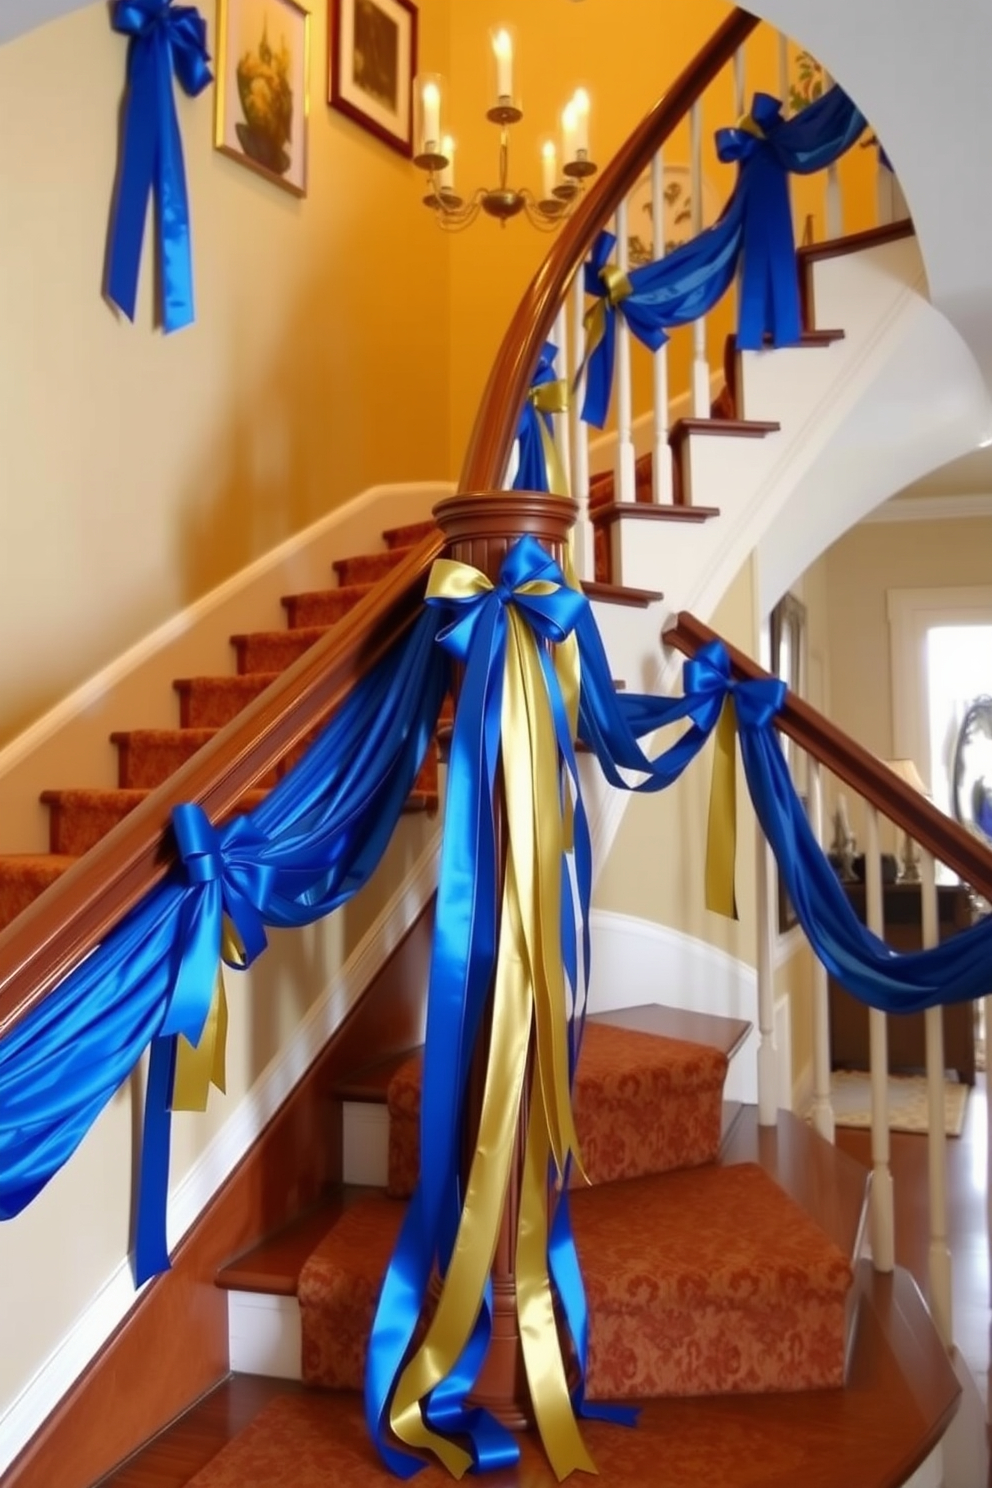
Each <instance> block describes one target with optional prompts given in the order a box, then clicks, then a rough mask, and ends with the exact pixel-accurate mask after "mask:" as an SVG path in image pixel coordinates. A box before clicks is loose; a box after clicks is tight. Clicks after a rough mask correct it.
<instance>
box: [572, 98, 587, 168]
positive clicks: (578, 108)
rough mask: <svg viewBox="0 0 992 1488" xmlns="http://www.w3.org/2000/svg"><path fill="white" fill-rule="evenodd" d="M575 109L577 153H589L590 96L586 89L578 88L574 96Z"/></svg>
mask: <svg viewBox="0 0 992 1488" xmlns="http://www.w3.org/2000/svg"><path fill="white" fill-rule="evenodd" d="M572 105H573V107H574V109H575V153H576V155H580V154H581V155H588V153H589V94H588V93H587V92H586V90H585V88H576V90H575V92H574V93H573V94H572Z"/></svg>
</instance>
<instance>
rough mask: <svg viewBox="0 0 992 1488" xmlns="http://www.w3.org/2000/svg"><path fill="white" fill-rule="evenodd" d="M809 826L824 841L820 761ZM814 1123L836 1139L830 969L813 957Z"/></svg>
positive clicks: (814, 765)
mask: <svg viewBox="0 0 992 1488" xmlns="http://www.w3.org/2000/svg"><path fill="white" fill-rule="evenodd" d="M809 803H810V826H811V827H812V829H813V835H814V836H815V838H816V840H817V842H819V843H822V842H823V777H822V771H821V769H820V761H819V760H816V759H810V761H809ZM813 1125H814V1127H815V1128H816V1130H817V1131H818V1132H819V1133H820V1136H821V1137H825V1138H826V1139H827V1141H828V1142H832V1141H833V1139H834V1108H833V1103H832V1101H831V1099H830V999H829V995H828V989H827V969H826V967H825V966H824V965H823V962H822V961H821V960H820V958H819V957H818V956H817V957H814V960H813Z"/></svg>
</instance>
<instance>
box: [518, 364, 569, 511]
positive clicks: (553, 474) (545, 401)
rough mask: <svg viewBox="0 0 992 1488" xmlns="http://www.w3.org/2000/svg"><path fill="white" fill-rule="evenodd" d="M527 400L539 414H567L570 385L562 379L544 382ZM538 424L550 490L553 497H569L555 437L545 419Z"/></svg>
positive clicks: (532, 391)
mask: <svg viewBox="0 0 992 1488" xmlns="http://www.w3.org/2000/svg"><path fill="white" fill-rule="evenodd" d="M527 400H528V402H529V403H532V404H533V405H534V408H535V410H536V411H537V413H538V414H555V413H567V412H568V383H567V382H565V381H563V380H562V379H561V378H559V379H557V380H556V381H555V382H542V383H541V384H540V385H539V386H538V387H535V388H531V390H530V392H529V393H528V394H527ZM537 422H538V427H539V429H540V431H541V448H542V449H543V451H544V468H545V470H546V471H547V472H548V490H549V491H550V492H551V494H552V496H567V495H568V480H567V479H566V476H565V466H564V464H563V463H562V458H561V455H560V453H559V451H558V446H557V444H555V441H554V436H553V435H552V433H551V431H550V430H549V428H548V426H547V424H546V423H545V422H544V419H543V418H540V417H539V418H538V421H537Z"/></svg>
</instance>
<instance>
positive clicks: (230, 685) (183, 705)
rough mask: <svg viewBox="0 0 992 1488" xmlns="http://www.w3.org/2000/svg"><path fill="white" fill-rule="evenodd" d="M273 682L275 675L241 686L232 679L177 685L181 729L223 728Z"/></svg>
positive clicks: (196, 680)
mask: <svg viewBox="0 0 992 1488" xmlns="http://www.w3.org/2000/svg"><path fill="white" fill-rule="evenodd" d="M271 681H272V678H271V676H268V675H261V674H260V675H258V676H254V677H245V678H243V679H238V682H237V683H236V682H235V679H234V678H230V677H195V678H193V679H192V680H189V681H182V682H177V683H175V688H176V691H177V692H178V693H179V726H180V728H223V727H224V725H225V724H226V723H230V721H231V719H232V718H236V717H237V715H238V714H239V713H240V712H241V710H242V708H247V706H248V704H249V703H252V702H254V701H255V699H256V698H257V697H259V696H261V694H262V693H263V692H264V691H265V689H266V688H267V687H268V686H269V684H270V683H271Z"/></svg>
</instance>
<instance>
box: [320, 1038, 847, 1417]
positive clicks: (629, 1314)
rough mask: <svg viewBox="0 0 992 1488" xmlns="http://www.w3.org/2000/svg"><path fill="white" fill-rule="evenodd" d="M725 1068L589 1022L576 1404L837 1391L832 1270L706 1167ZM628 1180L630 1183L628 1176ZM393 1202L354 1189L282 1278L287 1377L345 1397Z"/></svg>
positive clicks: (832, 1264) (399, 1117) (843, 1312)
mask: <svg viewBox="0 0 992 1488" xmlns="http://www.w3.org/2000/svg"><path fill="white" fill-rule="evenodd" d="M726 1068H727V1060H726V1057H725V1055H724V1054H723V1053H722V1052H720V1051H718V1050H715V1049H711V1048H707V1047H704V1046H702V1045H699V1044H690V1043H685V1042H682V1041H680V1040H675V1039H669V1038H663V1037H660V1036H658V1035H654V1034H649V1033H642V1032H637V1031H633V1030H629V1029H624V1028H619V1027H613V1026H609V1025H603V1024H589V1025H588V1026H587V1028H586V1035H585V1041H584V1048H583V1053H582V1057H581V1059H580V1064H579V1071H578V1073H577V1078H576V1090H577V1096H576V1120H577V1126H578V1133H579V1138H580V1142H581V1144H582V1149H583V1154H584V1157H585V1158H586V1162H587V1170H588V1173H589V1177H590V1180H591V1184H592V1186H591V1187H589V1188H585V1187H582V1188H577V1189H576V1191H575V1192H574V1193H573V1195H572V1200H571V1202H572V1215H573V1223H574V1229H575V1236H576V1243H577V1245H578V1249H579V1255H580V1259H581V1262H582V1269H583V1275H584V1277H585V1282H586V1289H587V1294H588V1298H589V1308H590V1317H591V1332H590V1356H589V1369H588V1377H587V1387H588V1393H589V1396H590V1398H593V1399H594V1398H600V1399H621V1400H623V1399H627V1400H629V1399H637V1398H647V1397H651V1396H682V1395H705V1394H725V1393H758V1392H767V1391H782V1390H806V1389H815V1388H820V1387H828V1386H837V1385H840V1384H842V1383H843V1377H844V1357H845V1343H846V1337H847V1297H848V1293H849V1291H850V1287H851V1281H852V1272H851V1265H850V1261H849V1259H848V1258H847V1257H846V1256H845V1255H844V1254H843V1252H842V1251H841V1250H840V1249H839V1248H838V1247H837V1246H836V1245H835V1244H834V1243H833V1241H831V1240H830V1239H828V1238H827V1237H826V1236H825V1235H824V1234H823V1233H822V1232H821V1231H820V1230H819V1229H818V1227H817V1226H816V1225H815V1224H814V1223H813V1221H812V1220H811V1219H809V1217H808V1216H807V1215H806V1214H805V1213H804V1212H803V1210H802V1209H801V1208H800V1207H799V1206H798V1205H797V1204H796V1203H795V1202H794V1201H793V1200H792V1199H791V1198H789V1197H788V1195H786V1194H785V1193H784V1192H783V1191H782V1189H781V1188H779V1187H778V1185H777V1184H775V1183H774V1182H773V1181H772V1180H771V1178H769V1177H768V1176H767V1174H766V1173H765V1172H764V1171H763V1170H762V1169H761V1168H760V1167H758V1166H756V1165H755V1164H753V1163H740V1164H737V1165H730V1166H723V1165H720V1166H718V1165H717V1164H716V1161H715V1159H716V1158H717V1156H718V1151H719V1146H720V1125H721V1114H722V1092H723V1081H724V1076H725V1074H726ZM388 1106H389V1111H390V1126H391V1127H392V1126H393V1125H394V1124H396V1125H397V1126H398V1128H399V1131H400V1133H401V1138H400V1141H399V1143H396V1142H394V1141H391V1152H398V1153H399V1154H400V1156H399V1157H396V1158H394V1159H391V1162H390V1179H391V1183H392V1184H393V1186H394V1188H395V1189H397V1190H400V1191H404V1192H406V1191H409V1189H408V1180H409V1178H410V1177H411V1174H413V1175H415V1170H416V1155H417V1154H416V1147H412V1148H411V1138H410V1131H411V1128H412V1124H413V1112H414V1108H415V1107H419V1060H408V1061H406V1062H405V1063H404V1064H403V1065H402V1066H401V1067H400V1069H399V1070H398V1071H397V1072H396V1074H395V1075H394V1077H393V1080H392V1082H391V1086H390V1090H389V1098H388ZM634 1175H636V1176H634ZM404 1213H405V1205H404V1204H403V1203H401V1202H399V1201H398V1200H397V1199H395V1198H390V1197H388V1196H387V1195H384V1194H380V1193H373V1194H364V1195H362V1196H361V1197H359V1198H357V1199H356V1201H355V1202H354V1203H353V1204H352V1205H351V1206H350V1207H349V1208H348V1209H347V1210H346V1211H345V1213H344V1214H343V1215H342V1216H341V1217H340V1219H338V1220H337V1222H336V1223H335V1224H334V1225H333V1227H332V1228H331V1229H330V1230H329V1231H328V1233H327V1234H326V1235H325V1236H324V1238H323V1240H322V1241H321V1242H320V1244H319V1245H318V1246H317V1248H316V1249H315V1251H314V1252H313V1254H312V1255H311V1256H310V1258H309V1260H308V1261H307V1262H306V1263H305V1265H304V1267H303V1269H302V1272H301V1273H300V1277H299V1283H298V1287H297V1294H298V1297H299V1302H300V1309H301V1317H302V1331H303V1360H302V1363H303V1379H304V1381H305V1382H306V1383H308V1384H310V1385H319V1386H322V1387H324V1388H327V1389H351V1390H361V1388H362V1384H363V1379H364V1369H365V1357H366V1349H367V1342H368V1338H369V1334H370V1332H371V1328H372V1321H373V1318H374V1315H375V1308H376V1303H377V1301H378V1296H379V1292H380V1289H381V1285H382V1278H383V1275H384V1273H385V1270H386V1266H387V1264H388V1262H389V1258H390V1256H391V1254H392V1251H393V1247H394V1245H395V1243H396V1238H397V1235H398V1233H399V1228H400V1225H401V1223H402V1219H403V1214H404Z"/></svg>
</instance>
